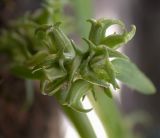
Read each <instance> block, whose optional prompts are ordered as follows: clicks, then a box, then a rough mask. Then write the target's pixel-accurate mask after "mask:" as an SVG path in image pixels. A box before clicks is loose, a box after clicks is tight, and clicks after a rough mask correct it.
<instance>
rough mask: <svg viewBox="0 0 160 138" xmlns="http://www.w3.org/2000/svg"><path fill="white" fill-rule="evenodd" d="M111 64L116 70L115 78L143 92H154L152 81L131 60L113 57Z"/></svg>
mask: <svg viewBox="0 0 160 138" xmlns="http://www.w3.org/2000/svg"><path fill="white" fill-rule="evenodd" d="M112 64H113V66H114V68H115V70H116V72H117V74H116V78H117V79H118V80H120V81H122V82H123V83H124V84H126V85H127V86H128V87H130V88H133V89H135V90H137V91H139V92H141V93H143V94H153V93H155V91H156V90H155V87H154V85H153V84H152V82H151V81H150V80H149V79H148V78H147V77H146V76H145V75H144V74H143V73H142V72H141V71H140V70H139V69H138V68H137V67H136V66H135V65H134V64H133V63H132V62H131V61H127V60H124V59H115V60H113V61H112Z"/></svg>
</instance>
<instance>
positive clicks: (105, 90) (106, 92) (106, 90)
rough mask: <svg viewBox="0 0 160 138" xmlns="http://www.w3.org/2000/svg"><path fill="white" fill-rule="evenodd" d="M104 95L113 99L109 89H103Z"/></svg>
mask: <svg viewBox="0 0 160 138" xmlns="http://www.w3.org/2000/svg"><path fill="white" fill-rule="evenodd" d="M104 93H105V94H106V95H107V96H108V97H109V98H112V97H113V96H112V92H111V90H110V88H104Z"/></svg>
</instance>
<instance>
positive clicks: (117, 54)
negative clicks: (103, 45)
mask: <svg viewBox="0 0 160 138" xmlns="http://www.w3.org/2000/svg"><path fill="white" fill-rule="evenodd" d="M107 50H108V54H109V57H110V58H112V57H113V58H123V59H126V60H129V58H128V57H127V56H126V55H124V54H122V53H120V52H118V51H116V50H114V49H111V48H108V47H107Z"/></svg>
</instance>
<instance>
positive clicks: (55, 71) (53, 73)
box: [43, 67, 66, 81]
mask: <svg viewBox="0 0 160 138" xmlns="http://www.w3.org/2000/svg"><path fill="white" fill-rule="evenodd" d="M43 70H44V72H45V75H46V77H47V79H48V80H50V81H53V80H55V79H58V78H63V77H65V76H66V72H64V71H63V70H62V69H60V68H58V67H52V68H49V69H43Z"/></svg>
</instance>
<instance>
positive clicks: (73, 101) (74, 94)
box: [68, 79, 92, 112]
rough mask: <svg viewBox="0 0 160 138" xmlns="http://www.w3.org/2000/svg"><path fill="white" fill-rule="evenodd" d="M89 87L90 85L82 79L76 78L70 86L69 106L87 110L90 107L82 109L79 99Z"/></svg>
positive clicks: (83, 110) (78, 109)
mask: <svg viewBox="0 0 160 138" xmlns="http://www.w3.org/2000/svg"><path fill="white" fill-rule="evenodd" d="M90 89H91V85H90V84H89V83H88V82H87V81H84V80H81V79H79V80H76V81H75V82H74V83H73V84H72V87H71V90H70V95H69V96H70V97H69V101H68V103H69V106H70V107H71V108H73V109H75V110H77V111H79V112H89V111H91V110H92V109H84V108H83V107H82V106H81V99H82V98H83V96H84V95H86V93H87V92H88V91H89V90H90Z"/></svg>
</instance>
